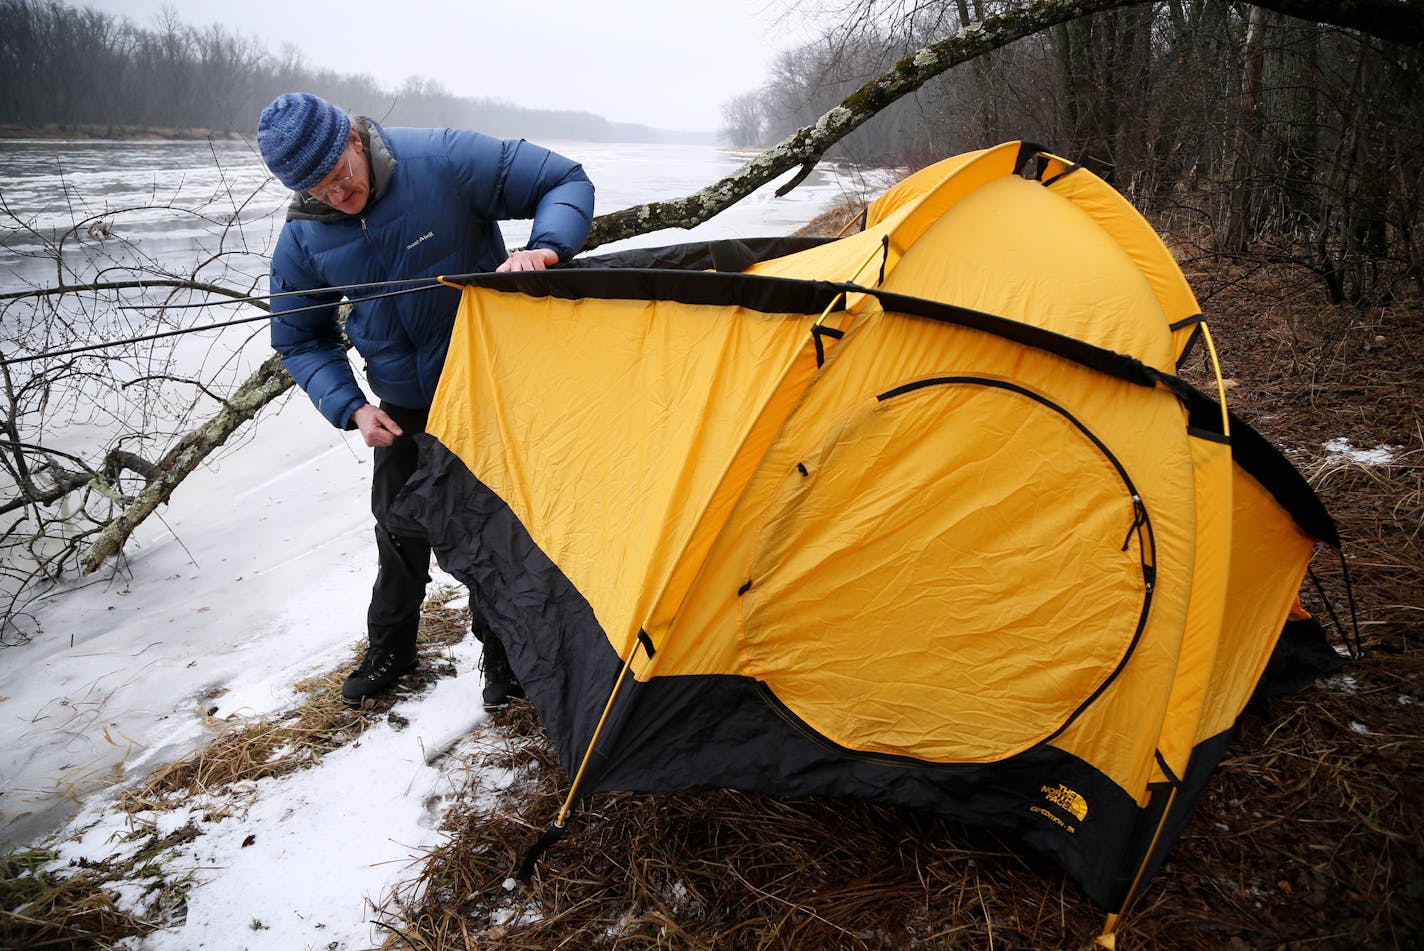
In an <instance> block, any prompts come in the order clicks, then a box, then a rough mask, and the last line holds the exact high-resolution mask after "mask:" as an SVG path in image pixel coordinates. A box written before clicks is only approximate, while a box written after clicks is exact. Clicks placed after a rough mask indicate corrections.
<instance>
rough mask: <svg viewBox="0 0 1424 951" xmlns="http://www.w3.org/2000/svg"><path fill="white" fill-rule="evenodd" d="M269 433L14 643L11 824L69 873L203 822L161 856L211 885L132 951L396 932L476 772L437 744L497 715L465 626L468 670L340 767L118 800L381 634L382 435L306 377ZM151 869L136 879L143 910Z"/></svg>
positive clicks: (445, 581)
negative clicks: (369, 635)
mask: <svg viewBox="0 0 1424 951" xmlns="http://www.w3.org/2000/svg"><path fill="white" fill-rule="evenodd" d="M256 426H257V430H258V433H259V434H260V437H259V438H253V439H250V440H248V441H247V442H246V444H245V445H243V446H242V448H241V451H237V452H230V453H227V454H226V455H225V456H224V457H223V458H222V459H221V460H220V461H218V462H217V463H216V464H212V465H209V466H207V467H205V468H202V469H200V470H199V471H198V472H196V473H195V474H194V475H192V476H191V477H190V478H189V479H188V480H187V481H186V482H185V483H184V484H183V486H182V487H180V489H179V491H178V492H177V493H176V494H175V495H174V497H173V499H172V502H171V503H170V504H169V506H168V507H167V508H166V509H165V510H163V511H162V522H161V523H159V522H153V523H152V524H150V525H148V526H146V527H145V530H144V531H143V532H142V533H140V537H139V543H138V544H135V545H131V546H130V551H129V554H128V556H127V562H126V564H125V566H124V568H125V575H124V576H121V577H118V578H115V579H113V580H106V581H103V582H91V583H89V584H87V585H82V586H79V587H76V588H75V589H73V590H69V591H67V592H65V593H64V594H63V595H62V596H56V597H52V598H50V599H49V600H48V602H47V603H46V604H45V605H44V606H43V608H42V610H41V612H40V620H41V623H42V625H43V628H44V634H43V635H42V636H41V637H38V638H36V639H35V640H34V641H33V642H31V643H29V644H26V645H23V646H19V647H11V648H7V649H6V650H5V651H4V652H3V655H0V656H3V661H4V663H3V665H0V774H2V775H3V777H4V781H3V786H0V810H3V814H0V838H3V839H8V840H9V844H10V845H11V846H13V847H27V846H32V845H33V846H38V845H45V846H46V847H48V848H51V849H55V850H56V851H57V852H58V858H57V859H56V860H55V861H54V862H53V863H52V865H51V866H50V867H51V868H52V869H55V870H64V869H67V868H70V867H72V864H74V863H82V862H98V861H102V860H104V859H105V858H109V857H114V856H122V855H125V854H128V853H132V852H133V851H134V850H136V849H137V848H138V844H139V843H138V842H137V841H126V840H128V839H129V836H128V833H129V832H130V831H131V830H132V829H134V828H135V827H143V826H144V825H145V824H151V825H152V826H153V828H154V829H155V830H156V831H157V832H159V833H160V834H165V833H172V832H176V831H178V830H180V829H183V828H184V827H185V826H189V825H190V824H191V825H192V826H193V827H194V828H195V829H197V830H198V832H199V833H200V834H199V835H197V836H196V837H194V838H192V839H191V841H188V842H187V843H186V844H183V845H180V846H177V847H176V848H175V849H173V850H172V851H170V852H168V853H166V854H165V855H164V856H163V857H162V860H161V861H162V866H163V870H164V871H163V874H164V875H165V876H166V877H167V878H168V879H169V880H170V881H174V880H178V879H181V878H183V877H186V876H191V878H192V880H193V883H194V884H193V885H192V887H191V890H190V891H189V893H188V895H187V917H186V921H184V922H182V923H180V924H177V925H175V926H174V927H171V928H169V929H166V930H162V931H159V932H157V933H155V934H153V935H151V936H149V937H147V938H144V939H129V941H128V942H126V944H125V945H124V946H125V947H128V948H131V949H148V951H160V949H194V948H207V949H224V948H234V949H236V948H245V947H280V948H337V949H343V948H344V949H352V948H365V947H370V946H372V945H374V944H378V943H379V942H380V940H382V937H383V931H382V929H378V928H377V927H376V926H374V925H373V924H371V919H373V918H375V917H377V916H376V913H375V910H376V909H377V908H378V907H379V906H380V905H381V904H382V903H383V902H384V901H385V899H386V898H387V896H388V895H389V893H390V891H391V889H392V888H393V887H394V886H396V885H398V884H400V883H402V882H408V881H410V880H412V879H414V878H415V877H416V875H417V873H418V871H419V866H420V864H421V863H422V861H423V857H424V855H425V853H426V852H427V851H428V850H429V849H431V848H433V847H435V846H436V845H438V844H439V843H440V841H441V835H440V833H439V824H440V818H441V813H442V809H443V807H444V806H445V804H447V803H448V802H449V800H450V797H451V795H452V793H453V791H454V789H455V788H456V785H457V784H458V783H463V782H464V780H465V777H463V776H462V775H461V774H460V769H461V768H462V767H463V766H464V765H465V763H464V761H463V759H462V758H461V757H460V756H458V755H439V754H441V753H443V752H447V751H455V750H456V748H457V747H458V745H459V743H460V742H462V741H464V738H466V737H468V736H469V735H470V734H471V732H472V731H475V730H477V729H478V727H479V726H480V725H481V724H482V723H483V722H485V721H486V719H487V714H485V713H484V712H483V710H482V708H481V706H480V702H479V684H480V679H479V673H478V661H479V644H478V643H477V642H475V641H474V640H473V638H469V637H467V638H466V639H465V641H463V642H461V643H458V644H456V645H454V646H453V647H451V648H449V649H448V650H447V651H446V653H445V655H444V657H443V660H444V661H448V662H449V663H450V664H452V665H453V667H454V669H455V672H456V675H455V676H453V677H444V678H441V679H440V680H438V681H437V682H436V683H435V684H434V685H433V686H432V687H431V688H430V689H429V690H427V691H426V692H424V693H423V694H422V695H419V696H411V697H408V698H406V699H404V700H402V701H400V702H398V703H397V705H396V706H395V707H394V708H393V710H392V713H394V714H399V716H398V717H390V718H387V719H384V720H380V721H378V722H377V723H376V724H375V725H374V726H372V727H371V728H370V729H369V730H367V731H366V732H365V733H363V734H362V735H361V736H360V738H359V739H358V740H356V741H355V742H353V743H351V744H349V745H347V746H345V747H342V748H339V749H336V750H334V751H331V752H329V753H326V754H325V755H324V756H323V757H322V759H321V762H320V766H319V767H318V768H313V769H300V770H297V771H295V772H293V773H290V774H288V775H286V776H283V777H280V778H276V779H265V780H261V781H258V782H255V783H245V784H240V785H239V786H238V787H237V788H235V789H233V790H232V791H230V792H229V793H228V794H227V795H225V796H222V797H221V801H220V802H218V803H213V802H210V801H208V800H207V799H206V798H205V797H199V798H198V799H196V800H195V801H194V802H192V803H190V804H187V805H186V806H184V807H180V808H179V809H176V810H173V811H145V812H140V813H135V814H132V815H130V814H129V813H126V812H125V811H123V810H121V809H118V808H116V800H117V798H118V796H119V794H120V792H121V790H122V789H123V788H124V787H125V786H126V785H132V784H133V783H135V782H138V781H141V780H142V779H143V778H144V777H146V776H147V775H149V774H150V773H151V772H152V771H153V770H154V769H156V768H157V767H159V766H161V765H163V764H166V763H168V762H171V761H173V760H175V759H177V758H179V757H181V756H182V755H183V754H185V753H187V752H189V751H191V750H192V749H194V748H196V747H198V746H199V745H202V744H206V743H207V742H210V741H211V740H212V738H213V729H212V726H211V724H213V723H221V722H225V721H227V720H228V719H229V718H232V717H236V718H256V717H262V716H264V715H271V714H274V713H276V712H278V711H282V710H284V709H287V708H289V707H291V706H292V705H294V702H295V700H296V698H297V693H296V691H295V690H294V688H293V686H292V685H293V684H294V683H295V682H297V681H299V680H301V679H302V678H305V677H308V676H310V675H313V674H316V673H324V672H326V671H329V670H333V669H344V668H345V667H348V666H350V665H351V663H352V660H353V657H354V655H355V654H356V652H357V651H358V650H359V649H360V647H361V645H362V643H363V641H364V630H365V625H364V622H365V609H366V593H367V592H368V591H369V589H370V585H371V582H372V580H373V578H374V573H375V550H374V545H373V544H372V543H371V518H370V514H369V507H368V493H369V484H368V475H367V472H368V467H369V464H370V463H369V450H367V449H365V447H364V446H363V445H361V444H360V443H359V442H358V439H359V437H356V436H353V435H351V434H345V433H340V432H338V431H336V430H334V429H332V428H331V427H329V426H328V425H327V424H326V423H325V422H324V421H323V420H322V419H321V418H320V417H319V416H318V415H317V414H316V413H315V412H314V411H313V410H312V408H311V406H310V405H309V404H308V402H307V401H306V399H305V397H303V396H302V395H301V394H299V393H296V394H293V395H291V396H288V397H287V398H285V400H284V404H283V405H282V406H281V407H280V408H279V410H278V411H277V412H275V413H271V414H269V415H268V416H266V417H265V418H263V419H260V420H258V421H257V423H256ZM434 577H435V580H436V582H437V584H441V585H454V584H455V582H454V580H453V579H452V578H450V577H449V576H448V575H443V574H441V573H440V572H438V570H437V571H435V572H434ZM432 590H433V588H432ZM456 603H458V602H456ZM205 714H206V715H208V716H210V717H211V719H208V718H207V717H205ZM407 724H408V725H407ZM496 772H497V771H496ZM509 781H510V778H509V777H507V776H500V775H497V774H494V775H490V776H488V777H485V778H483V779H482V783H483V784H485V785H488V786H491V787H493V788H501V787H502V786H504V785H507V784H508V782H509ZM76 803H82V804H83V805H82V808H81V809H79V810H78V812H77V814H74V815H71V813H74V812H75V809H76ZM249 837H251V839H250V840H249ZM244 843H246V844H244ZM153 884H155V883H153V882H146V881H130V882H127V883H123V884H122V885H119V886H116V887H115V891H116V892H117V893H118V894H119V895H120V900H121V904H122V903H129V904H130V907H134V906H136V905H137V903H139V901H140V896H141V895H142V894H143V893H144V892H145V891H146V886H151V885H153Z"/></svg>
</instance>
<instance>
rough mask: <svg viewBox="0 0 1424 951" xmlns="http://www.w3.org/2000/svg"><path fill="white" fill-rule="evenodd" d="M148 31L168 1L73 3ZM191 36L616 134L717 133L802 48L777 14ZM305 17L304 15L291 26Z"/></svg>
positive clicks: (404, 17)
mask: <svg viewBox="0 0 1424 951" xmlns="http://www.w3.org/2000/svg"><path fill="white" fill-rule="evenodd" d="M71 2H72V3H73V5H74V6H92V7H96V8H98V9H101V10H104V11H107V12H110V13H117V14H122V15H124V16H127V17H128V18H129V19H131V20H133V21H134V22H135V23H136V24H138V25H139V26H151V25H153V23H154V19H155V17H156V16H157V15H158V14H159V11H160V10H161V8H162V7H163V5H164V0H71ZM170 6H172V7H174V8H175V9H176V10H177V11H178V19H179V21H180V22H183V23H185V24H188V25H190V26H198V27H201V26H207V25H210V24H212V23H222V24H223V25H224V26H227V27H231V28H232V29H234V30H236V31H238V32H241V33H244V34H246V35H249V36H252V37H255V38H256V39H258V40H259V41H261V42H262V43H263V44H264V45H265V46H267V47H268V48H269V49H270V50H271V51H272V52H273V53H277V52H279V51H280V50H281V49H282V47H283V45H284V44H286V43H293V44H295V45H297V46H298V47H299V48H300V49H301V50H302V51H303V52H304V53H305V54H306V58H307V61H308V62H309V63H310V64H311V65H312V66H316V67H325V68H330V69H333V70H335V71H337V72H340V73H365V74H368V75H370V76H372V77H373V78H374V79H375V80H376V81H377V82H378V83H379V84H381V85H382V86H386V87H394V86H398V85H400V84H401V83H402V82H404V81H405V80H406V79H407V78H408V77H410V76H425V77H428V78H430V79H434V80H436V81H438V82H439V83H440V84H441V85H443V86H444V87H445V88H446V89H447V90H448V91H449V92H451V93H453V94H455V95H457V96H470V97H490V98H494V99H501V100H505V101H508V102H512V103H514V104H516V105H520V106H528V107H531V108H541V109H577V110H583V111H586V112H592V113H595V114H597V115H601V116H603V117H604V118H605V119H609V120H612V121H615V122H639V123H643V124H646V125H651V126H656V127H658V128H664V129H687V130H696V131H713V130H715V129H716V128H717V127H718V126H719V125H720V124H721V105H722V103H723V102H725V101H727V100H728V99H731V98H732V97H733V96H736V95H738V94H739V93H743V92H747V91H749V90H752V89H754V88H756V87H757V86H759V85H760V84H761V82H762V80H763V79H764V78H765V76H766V75H767V72H768V69H769V66H770V64H771V62H772V60H773V59H774V57H775V55H776V53H777V52H778V51H780V50H782V49H786V48H789V47H791V46H795V45H797V44H798V42H801V41H804V40H805V39H806V38H808V37H809V36H810V33H809V29H810V28H809V27H808V26H806V24H805V21H804V20H797V21H787V20H785V19H784V17H783V14H782V13H781V12H780V11H781V10H782V9H784V8H785V6H786V4H785V3H784V0H612V2H597V0H534V2H513V3H491V2H488V0H485V2H479V3H475V2H465V3H455V2H450V0H395V2H382V3H370V2H366V0H183V2H181V3H170ZM298 11H300V13H298Z"/></svg>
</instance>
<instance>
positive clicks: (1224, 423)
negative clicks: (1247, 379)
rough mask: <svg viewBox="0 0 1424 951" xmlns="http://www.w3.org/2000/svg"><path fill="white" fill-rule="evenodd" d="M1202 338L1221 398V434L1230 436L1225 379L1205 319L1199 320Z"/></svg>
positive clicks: (1218, 395)
mask: <svg viewBox="0 0 1424 951" xmlns="http://www.w3.org/2000/svg"><path fill="white" fill-rule="evenodd" d="M1201 329H1202V338H1203V339H1204V340H1206V350H1207V353H1209V354H1211V368H1212V370H1213V371H1214V372H1215V373H1216V395H1217V398H1218V399H1220V400H1221V434H1222V435H1223V436H1226V437H1230V436H1231V413H1230V412H1229V411H1228V410H1227V408H1226V380H1225V379H1223V378H1222V376H1221V361H1220V360H1218V359H1217V358H1216V344H1214V343H1212V342H1211V328H1210V327H1208V326H1207V325H1206V321H1205V320H1203V321H1202V322H1201Z"/></svg>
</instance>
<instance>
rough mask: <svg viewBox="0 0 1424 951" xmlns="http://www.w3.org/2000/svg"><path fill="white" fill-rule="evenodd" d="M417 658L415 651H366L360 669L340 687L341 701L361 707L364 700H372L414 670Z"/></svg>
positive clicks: (378, 648)
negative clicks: (368, 698) (370, 698)
mask: <svg viewBox="0 0 1424 951" xmlns="http://www.w3.org/2000/svg"><path fill="white" fill-rule="evenodd" d="M418 659H419V658H418V657H417V656H416V653H415V647H414V646H412V647H410V648H409V649H408V650H404V651H402V650H388V649H387V648H384V647H368V648H366V656H365V657H363V658H361V666H359V667H357V668H356V669H355V670H353V671H351V673H350V674H348V675H347V677H346V682H345V683H344V684H342V685H341V699H342V700H343V701H345V702H346V703H348V704H350V705H351V706H353V707H355V706H360V704H361V701H363V700H365V699H366V698H367V697H374V696H375V695H376V694H378V693H380V692H381V691H383V690H385V689H386V688H387V687H389V686H390V685H391V684H393V683H395V682H396V681H397V680H399V679H400V678H401V676H402V675H404V674H407V673H409V672H410V671H411V670H412V669H414V667H415V665H416V662H417V660H418Z"/></svg>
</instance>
